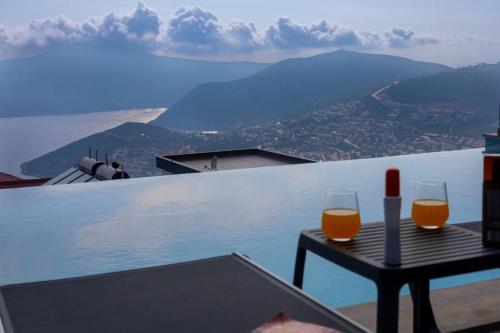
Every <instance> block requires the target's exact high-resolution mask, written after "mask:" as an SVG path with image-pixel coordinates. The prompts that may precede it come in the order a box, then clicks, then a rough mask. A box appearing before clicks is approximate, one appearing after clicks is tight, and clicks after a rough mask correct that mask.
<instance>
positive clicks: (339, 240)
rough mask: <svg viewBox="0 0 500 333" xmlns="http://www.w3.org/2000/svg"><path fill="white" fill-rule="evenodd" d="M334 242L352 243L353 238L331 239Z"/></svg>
mask: <svg viewBox="0 0 500 333" xmlns="http://www.w3.org/2000/svg"><path fill="white" fill-rule="evenodd" d="M330 239H331V240H332V241H334V242H348V241H350V240H351V239H352V238H330Z"/></svg>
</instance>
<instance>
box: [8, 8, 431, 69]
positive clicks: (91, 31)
mask: <svg viewBox="0 0 500 333" xmlns="http://www.w3.org/2000/svg"><path fill="white" fill-rule="evenodd" d="M85 42H100V43H114V44H117V45H120V44H127V45H128V46H130V45H132V46H134V47H138V48H141V49H144V50H146V51H148V52H156V53H165V54H179V55H190V56H203V55H231V54H251V53H252V52H260V53H262V52H264V53H265V52H274V51H280V52H285V53H289V54H293V53H298V52H300V51H304V50H308V49H311V50H315V49H325V50H331V49H334V48H363V49H380V48H410V47H418V46H421V45H428V44H437V43H439V42H440V40H438V39H437V38H436V37H432V36H431V37H429V36H419V35H417V34H416V33H415V32H413V31H411V30H405V29H402V28H393V29H392V30H390V31H388V32H386V33H382V34H379V33H377V32H373V31H362V30H355V29H352V28H348V27H342V26H338V25H336V24H334V23H331V22H329V21H326V20H321V21H319V22H316V23H311V24H309V25H304V24H299V23H296V22H294V21H293V20H291V19H290V18H284V17H283V18H279V19H278V20H277V21H276V22H275V23H274V24H272V25H270V26H268V27H267V28H264V29H262V30H261V31H260V32H259V31H258V30H257V28H256V27H255V25H254V24H252V23H243V22H237V21H236V22H229V23H225V22H221V21H220V20H219V19H218V17H217V16H216V15H215V14H214V13H212V12H210V11H207V10H204V9H202V8H200V7H182V8H180V9H179V10H177V11H176V12H175V14H174V16H173V17H172V18H170V19H169V20H162V19H161V18H160V16H159V15H158V13H157V12H156V11H154V10H153V9H151V8H149V7H147V6H146V5H145V4H143V3H141V2H139V3H138V4H137V7H136V9H135V10H134V11H133V12H131V13H125V14H123V13H121V14H120V13H118V14H117V13H110V14H108V15H106V16H104V17H102V18H96V17H91V18H88V19H86V20H84V21H82V22H75V21H73V20H71V19H68V18H66V17H62V16H61V17H55V18H47V19H43V20H33V21H32V22H31V23H29V24H27V25H23V26H17V27H8V26H5V25H1V24H0V59H5V58H9V57H22V56H30V55H34V54H38V53H41V52H44V51H46V50H48V49H50V48H52V47H57V46H60V45H67V44H75V43H85Z"/></svg>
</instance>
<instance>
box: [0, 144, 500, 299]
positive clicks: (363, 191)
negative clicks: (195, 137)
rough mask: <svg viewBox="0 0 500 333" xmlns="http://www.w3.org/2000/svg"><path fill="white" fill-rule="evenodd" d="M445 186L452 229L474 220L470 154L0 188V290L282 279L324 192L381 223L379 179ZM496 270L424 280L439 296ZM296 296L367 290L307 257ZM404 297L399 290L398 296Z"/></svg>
mask: <svg viewBox="0 0 500 333" xmlns="http://www.w3.org/2000/svg"><path fill="white" fill-rule="evenodd" d="M390 166H396V167H399V168H400V169H401V172H402V195H403V198H404V199H403V208H404V209H403V216H408V215H409V212H410V203H411V201H412V196H413V191H414V184H415V182H416V181H417V180H420V179H424V178H427V179H428V178H437V179H443V180H446V181H447V182H448V191H449V200H450V207H451V217H450V221H451V222H452V223H455V222H463V221H473V220H479V218H480V212H481V181H482V171H481V170H482V156H481V151H480V150H468V151H456V152H443V153H431V154H420V155H408V156H398V157H388V158H380V159H369V160H356V161H342V162H325V163H316V164H306V165H293V166H284V167H268V168H259V169H246V170H237V171H221V172H211V173H202V174H189V175H178V176H162V177H150V178H141V179H131V180H124V181H121V180H120V181H108V182H101V183H91V184H75V185H60V186H45V187H37V188H25V189H14V190H2V191H0V284H9V283H17V282H26V281H35V280H46V279H54V278H62V277H70V276H79V275H87V274H94V273H101V272H110V271H117V270H123V269H128V268H139V267H144V266H152V265H161V264H167V263H173V262H179V261H185V260H191V259H198V258H203V257H209V256H216V255H222V254H227V253H231V252H233V251H237V252H241V253H244V254H246V255H248V256H249V257H251V258H252V259H253V260H255V261H256V262H257V263H259V264H261V265H262V266H264V267H265V268H267V269H269V270H270V271H272V272H274V273H275V274H277V275H278V276H280V277H282V278H284V279H285V280H287V281H291V279H292V271H293V264H294V258H295V250H296V245H297V238H298V235H299V232H300V231H301V230H302V229H306V228H314V227H319V225H320V216H321V210H322V202H323V195H324V192H325V190H327V189H329V188H334V187H349V188H355V189H357V190H358V191H359V199H360V209H361V215H362V220H363V223H370V222H374V221H379V220H381V219H382V214H383V211H382V198H383V191H384V170H385V169H386V168H387V167H390ZM497 277H500V274H499V272H498V270H494V271H487V272H482V273H479V274H468V275H462V276H457V277H453V278H447V279H440V280H435V281H433V282H432V288H434V289H435V288H443V287H447V286H452V285H459V284H464V283H469V282H472V281H478V280H482V279H491V278H497ZM304 289H305V290H306V292H308V293H310V294H312V295H313V297H315V298H317V299H319V300H320V301H322V302H324V303H326V304H328V305H330V306H334V307H337V306H346V305H350V304H357V303H362V302H367V301H372V300H374V299H375V296H376V294H375V288H374V286H373V284H372V283H371V282H370V281H368V280H366V279H364V278H362V277H359V276H357V275H355V274H353V273H350V272H348V271H346V270H344V269H342V268H340V267H338V266H335V265H333V264H331V263H328V262H326V261H325V260H323V259H320V258H318V257H315V256H314V255H309V256H308V262H307V266H306V273H305V282H304ZM404 292H406V291H404Z"/></svg>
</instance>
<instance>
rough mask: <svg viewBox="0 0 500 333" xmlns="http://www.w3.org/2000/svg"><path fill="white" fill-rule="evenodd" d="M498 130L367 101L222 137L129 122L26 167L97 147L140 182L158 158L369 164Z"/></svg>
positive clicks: (458, 117) (454, 115)
mask: <svg viewBox="0 0 500 333" xmlns="http://www.w3.org/2000/svg"><path fill="white" fill-rule="evenodd" d="M476 123H477V126H476V125H474V124H476ZM492 128H493V127H492V123H491V122H488V123H484V122H477V119H476V115H475V114H473V113H471V112H468V111H462V110H440V109H437V110H436V109H429V108H424V107H417V108H416V107H413V106H398V107H396V108H390V107H387V106H386V105H383V104H380V102H378V101H375V100H374V99H373V98H371V97H366V98H363V99H361V100H354V101H349V102H347V103H339V104H336V105H332V106H329V107H327V108H322V109H317V110H313V111H310V112H305V113H301V114H297V115H293V116H290V117H287V118H282V119H280V120H279V121H270V122H265V123H261V124H259V125H255V126H248V127H242V128H240V129H238V130H230V131H222V132H219V133H217V134H208V133H200V132H191V131H189V132H179V131H173V130H169V129H166V128H163V127H158V126H153V125H146V124H139V123H127V124H124V125H121V126H118V127H116V128H114V129H110V130H108V131H105V132H102V133H98V134H95V135H92V136H89V137H87V138H84V139H82V140H79V141H77V142H74V143H72V144H70V145H68V146H65V147H63V148H61V149H59V150H56V151H54V152H51V153H49V154H47V155H44V156H41V157H40V158H37V159H35V160H32V161H30V162H27V163H24V164H23V165H22V170H23V173H24V174H27V175H31V176H38V177H46V176H51V175H54V174H55V173H56V171H61V170H64V169H66V168H68V167H69V166H71V165H72V164H73V163H75V162H76V161H78V160H79V159H80V158H81V156H82V155H84V154H85V153H86V151H87V147H90V146H91V147H94V148H95V149H99V151H100V152H101V153H100V154H101V156H102V154H104V153H107V154H109V155H110V158H111V159H112V160H118V161H121V162H123V163H124V164H125V167H126V169H127V172H129V173H130V174H131V175H132V176H134V177H138V176H148V175H155V174H160V173H161V171H160V170H159V169H157V168H156V167H155V156H156V155H158V154H174V153H187V152H202V151H210V150H219V149H238V148H248V147H258V146H261V147H264V148H266V149H270V150H276V151H282V152H285V153H289V154H292V155H299V156H304V157H307V158H311V159H316V160H339V159H352V158H369V157H380V156H389V155H402V154H410V153H422V152H431V151H441V150H456V149H467V148H476V147H481V146H482V144H483V140H482V138H481V133H483V129H486V130H491V129H492Z"/></svg>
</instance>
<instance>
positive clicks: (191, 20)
mask: <svg viewBox="0 0 500 333" xmlns="http://www.w3.org/2000/svg"><path fill="white" fill-rule="evenodd" d="M167 37H168V39H169V40H168V41H169V42H170V45H169V46H170V48H171V49H173V50H175V51H177V52H180V53H209V54H211V53H220V52H224V51H229V52H231V51H232V52H243V51H244V52H248V51H253V50H256V49H258V48H259V47H260V46H261V43H260V42H259V41H258V40H257V38H258V37H257V31H256V29H255V26H254V25H253V24H249V25H247V24H245V23H241V22H233V23H230V24H229V25H226V26H224V25H222V24H221V23H220V22H219V20H218V18H217V17H216V16H215V15H214V14H213V13H211V12H209V11H205V10H203V9H201V8H199V7H192V8H186V7H182V8H181V9H179V10H178V11H177V12H176V13H175V16H174V17H173V18H172V20H171V21H170V23H169V25H168V30H167Z"/></svg>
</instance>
